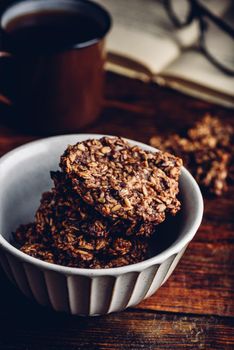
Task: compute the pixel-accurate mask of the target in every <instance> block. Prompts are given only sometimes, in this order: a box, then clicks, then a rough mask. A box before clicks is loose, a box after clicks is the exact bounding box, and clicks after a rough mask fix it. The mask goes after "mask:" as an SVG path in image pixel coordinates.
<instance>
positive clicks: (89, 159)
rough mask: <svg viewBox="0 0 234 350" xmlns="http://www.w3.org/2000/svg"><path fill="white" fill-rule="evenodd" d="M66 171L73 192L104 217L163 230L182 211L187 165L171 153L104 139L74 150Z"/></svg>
mask: <svg viewBox="0 0 234 350" xmlns="http://www.w3.org/2000/svg"><path fill="white" fill-rule="evenodd" d="M60 166H61V168H62V170H63V171H64V173H66V174H67V176H68V178H70V180H71V183H72V187H73V190H74V191H76V192H77V193H78V194H79V195H80V196H81V198H82V199H83V200H84V201H85V202H86V203H88V204H89V205H90V206H92V207H93V208H95V210H97V211H98V212H100V213H101V214H102V215H103V216H106V217H109V218H112V219H126V220H130V221H133V222H137V221H144V222H151V223H154V224H159V223H161V222H163V221H164V220H165V218H166V213H169V214H173V215H175V214H176V213H177V212H178V210H179V209H180V202H179V200H178V199H177V194H178V192H179V187H178V179H179V175H180V169H181V166H182V161H181V159H180V158H177V157H175V156H173V155H171V154H169V153H162V152H155V153H153V152H149V151H145V150H143V149H141V148H139V147H138V146H132V145H130V144H129V143H128V142H127V141H125V140H123V139H122V138H119V137H103V138H101V139H99V140H97V139H94V140H87V141H83V142H79V143H77V144H76V145H74V146H69V147H68V148H67V150H66V151H65V152H64V154H63V155H62V157H61V161H60Z"/></svg>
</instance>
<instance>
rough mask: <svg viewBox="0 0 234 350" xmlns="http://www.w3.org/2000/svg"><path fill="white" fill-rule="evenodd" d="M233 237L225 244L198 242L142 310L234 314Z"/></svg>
mask: <svg viewBox="0 0 234 350" xmlns="http://www.w3.org/2000/svg"><path fill="white" fill-rule="evenodd" d="M203 229H204V228H202V230H203ZM208 230H209V229H208ZM208 233H209V231H208ZM229 233H230V232H229ZM226 235H227V231H226V233H224V236H223V237H225V236H226ZM206 236H207V231H206V233H205V237H206ZM229 237H230V236H228V238H227V241H226V242H225V243H224V242H218V243H213V242H204V241H202V242H201V241H200V242H199V241H197V240H196V239H195V240H194V241H193V242H192V243H191V244H190V245H189V247H188V249H187V251H186V253H185V255H184V257H183V258H182V260H181V261H180V263H179V265H178V266H177V268H176V270H175V271H174V273H173V275H172V276H171V277H170V279H169V280H168V281H167V282H166V284H165V285H164V286H163V287H161V288H160V289H159V290H158V291H157V292H156V294H154V295H153V296H152V297H151V298H149V299H147V300H145V301H144V302H142V303H141V304H140V305H138V308H142V309H151V310H165V311H171V312H185V313H196V314H211V315H226V316H231V315H234V258H233V251H234V245H233V242H232V243H231V242H230V240H229ZM220 239H221V237H220ZM225 240H226V239H225Z"/></svg>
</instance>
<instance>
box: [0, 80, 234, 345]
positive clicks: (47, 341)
mask: <svg viewBox="0 0 234 350" xmlns="http://www.w3.org/2000/svg"><path fill="white" fill-rule="evenodd" d="M104 106H105V108H104V111H103V113H102V115H101V116H100V118H99V119H98V120H97V121H96V122H95V123H94V124H92V125H90V126H87V127H86V128H84V129H83V130H81V131H80V132H96V133H105V134H112V135H120V136H124V137H128V138H132V139H135V140H139V141H142V142H145V143H148V141H149V138H150V137H151V136H152V135H154V134H155V133H157V132H173V131H175V132H177V131H179V130H182V129H183V128H185V127H187V126H189V125H191V124H192V123H193V122H194V121H195V120H197V119H198V118H200V117H201V116H203V114H204V113H206V112H210V113H213V114H215V115H218V116H220V117H221V118H222V119H223V120H225V121H227V122H230V123H234V120H233V111H231V110H228V109H224V108H221V107H217V106H215V105H212V104H209V103H207V102H203V101H199V100H197V99H194V98H192V97H188V96H184V95H183V94H180V93H176V92H174V91H172V90H169V89H162V88H160V87H157V86H156V85H154V84H144V83H142V82H140V81H135V80H131V79H127V78H123V77H120V76H117V75H113V74H108V76H107V86H106V100H105V102H104ZM3 114H4V113H1V110H0V156H1V155H3V154H4V153H6V152H7V151H9V150H11V149H13V148H15V147H17V146H18V145H21V144H23V143H25V142H28V141H31V140H33V139H37V138H38V137H42V135H26V134H24V133H22V132H20V131H16V130H13V129H11V128H7V127H6V126H5V123H4V120H3V119H4V118H3V117H4V115H3ZM47 136H49V135H47ZM233 197H234V186H232V187H230V188H229V191H228V193H226V194H225V195H224V196H223V197H221V198H207V197H206V198H205V213H204V219H203V223H202V226H201V228H200V229H199V232H198V234H197V235H196V237H195V239H194V240H193V242H192V243H191V244H190V245H189V247H188V250H187V251H186V253H185V255H184V257H183V258H182V260H181V262H180V264H179V265H178V266H177V268H176V270H175V272H174V273H173V275H172V276H171V278H170V279H169V280H168V281H167V283H166V284H165V285H164V286H163V287H162V288H160V290H159V291H158V292H157V293H156V294H155V295H154V296H152V297H151V298H149V299H148V300H146V301H144V302H142V303H141V304H140V305H139V306H137V307H136V308H135V309H134V310H130V311H126V312H123V313H120V314H113V315H109V316H106V317H98V318H92V319H85V318H82V319H81V318H74V317H68V316H66V315H65V316H64V315H59V314H56V313H52V312H49V311H47V310H44V309H43V308H41V307H39V306H36V305H34V304H33V303H31V302H30V301H27V300H26V299H25V298H24V297H22V296H21V294H20V293H19V292H18V291H17V290H15V289H14V288H13V287H12V286H11V285H10V284H9V282H7V281H6V279H5V277H4V276H3V275H0V284H1V299H0V319H1V320H4V325H3V327H1V328H0V349H80V348H85V349H110V348H112V349H186V348H188V349H231V348H233V347H234V340H233V337H232V334H233V319H231V318H229V317H228V318H225V317H223V316H234V295H233V290H234V276H233V274H234V273H233V271H234V266H233V265H234V258H233V251H234V249H233V244H234V239H233V238H234V236H233V232H234V215H233V214H234V211H233ZM165 311H166V312H170V313H165ZM181 312H183V313H184V315H180V314H178V313H181ZM191 313H193V314H196V315H197V316H191V315H189V314H191ZM205 314H207V315H208V316H202V315H205ZM221 316H222V317H221Z"/></svg>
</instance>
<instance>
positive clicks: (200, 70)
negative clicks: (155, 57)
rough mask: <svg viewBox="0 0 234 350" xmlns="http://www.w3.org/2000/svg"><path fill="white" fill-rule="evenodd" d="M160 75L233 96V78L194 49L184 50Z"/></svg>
mask: <svg viewBox="0 0 234 350" xmlns="http://www.w3.org/2000/svg"><path fill="white" fill-rule="evenodd" d="M162 76H165V77H170V78H173V77H174V78H179V79H181V80H185V81H190V82H193V83H196V84H198V85H201V86H205V87H207V88H210V89H213V90H216V91H219V92H221V93H224V94H227V95H229V96H231V97H233V98H234V78H233V77H232V76H228V75H226V74H223V73H222V71H220V70H219V69H218V68H216V67H215V66H214V65H213V64H212V63H210V62H209V60H208V59H207V58H206V57H205V56H204V55H203V54H202V53H200V52H197V51H195V50H189V51H187V52H184V53H183V55H181V56H180V57H179V58H178V59H177V60H175V61H174V62H173V63H172V64H171V65H170V66H168V67H167V68H166V69H165V70H164V71H163V73H162Z"/></svg>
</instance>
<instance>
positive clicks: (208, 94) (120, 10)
mask: <svg viewBox="0 0 234 350" xmlns="http://www.w3.org/2000/svg"><path fill="white" fill-rule="evenodd" d="M200 1H202V3H203V4H204V5H205V6H207V7H209V9H210V10H211V11H213V13H215V14H216V15H218V16H220V17H223V16H225V14H226V13H228V14H229V15H230V13H231V12H232V11H230V7H231V6H233V4H232V5H231V1H232V0H222V1H220V0H200ZM96 2H98V3H100V4H102V5H103V6H105V7H106V8H107V9H108V10H109V11H110V13H111V15H112V17H113V28H112V30H111V33H110V35H109V37H108V40H107V50H108V61H107V66H106V68H107V69H108V70H112V71H114V72H117V73H120V74H124V75H127V76H129V77H133V78H139V79H142V80H144V81H156V82H157V83H158V84H160V85H166V86H169V87H172V88H174V89H177V90H180V91H182V92H185V93H188V94H191V95H193V96H196V97H200V98H203V99H206V100H208V101H211V102H215V103H217V104H221V105H225V106H227V107H232V108H234V78H233V77H230V76H228V75H225V74H224V73H222V72H221V71H220V70H219V69H217V68H216V67H215V66H214V65H213V64H212V63H210V62H209V60H208V59H207V58H206V57H205V56H204V55H203V54H202V53H201V52H200V51H199V50H198V49H197V42H198V38H199V33H200V32H199V25H198V22H197V21H194V22H192V23H191V24H190V25H189V26H187V27H186V28H183V29H176V28H175V27H174V25H173V24H172V22H171V20H170V19H169V17H168V15H167V13H166V10H165V8H164V6H163V1H162V0H161V1H160V0H96ZM177 2H178V3H181V5H182V6H183V1H181V2H179V1H177ZM232 13H233V12H232ZM214 38H215V40H216V42H215V44H216V45H217V47H218V46H219V45H220V47H221V46H222V43H221V42H219V40H218V37H217V36H216V33H215V32H214ZM221 49H223V48H221ZM233 55H234V52H233ZM233 59H234V57H233Z"/></svg>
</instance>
